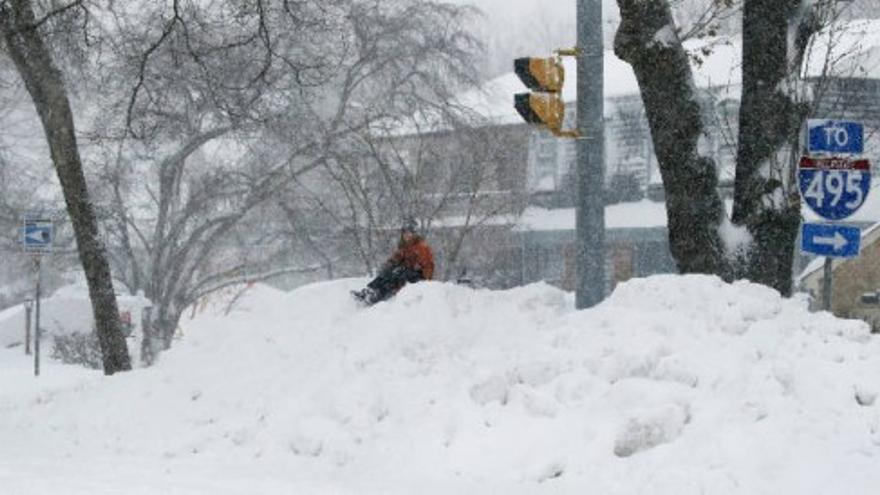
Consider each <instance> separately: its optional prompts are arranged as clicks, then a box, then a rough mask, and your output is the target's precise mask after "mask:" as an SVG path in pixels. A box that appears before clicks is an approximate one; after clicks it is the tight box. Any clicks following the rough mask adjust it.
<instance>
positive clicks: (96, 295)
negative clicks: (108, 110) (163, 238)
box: [0, 0, 131, 375]
mask: <svg viewBox="0 0 880 495" xmlns="http://www.w3.org/2000/svg"><path fill="white" fill-rule="evenodd" d="M0 18H2V20H0V22H2V30H3V36H4V40H5V42H6V48H7V50H8V51H9V54H10V56H11V57H12V60H13V62H14V63H15V66H16V68H17V69H18V72H19V74H20V75H21V77H22V79H23V80H24V82H25V85H26V86H27V89H28V92H29V93H30V95H31V98H32V99H33V102H34V106H35V107H36V109H37V113H38V114H39V116H40V120H41V122H42V124H43V130H44V131H45V133H46V140H47V141H48V143H49V149H50V153H51V155H52V161H53V163H54V164H55V170H56V172H57V173H58V179H59V181H60V182H61V188H62V190H63V193H64V200H65V202H66V204H67V211H68V214H69V215H70V219H71V222H72V223H73V229H74V234H75V236H76V243H77V248H78V250H79V257H80V261H81V262H82V265H83V270H84V271H85V274H86V279H87V281H88V286H89V297H90V298H91V302H92V311H93V312H94V316H95V326H96V328H97V333H98V340H99V342H100V346H101V354H102V356H103V364H104V373H105V374H108V375H112V374H113V373H115V372H117V371H124V370H130V369H131V359H130V358H129V355H128V348H127V347H126V343H125V338H124V336H123V335H122V332H121V330H120V328H119V311H118V308H117V305H116V295H115V293H114V292H113V284H112V280H111V276H110V266H109V264H108V261H107V255H106V251H105V249H104V246H103V244H102V243H101V240H100V238H99V236H98V227H97V221H96V218H95V213H94V209H93V208H92V204H91V202H90V201H89V195H88V190H87V188H86V181H85V176H84V175H83V170H82V162H81V160H80V155H79V149H78V147H77V142H76V135H75V131H74V123H73V114H72V112H71V110H70V102H69V100H68V98H67V92H66V90H65V88H64V82H63V80H62V76H61V73H60V71H59V70H58V69H57V68H56V67H55V65H54V63H53V61H52V57H51V55H50V53H49V51H48V49H47V48H46V45H45V44H44V43H43V39H42V38H41V37H40V35H39V33H38V32H37V28H36V27H35V22H36V21H35V16H34V12H33V9H32V7H31V3H30V1H28V0H9V1H8V2H6V3H4V4H3V5H2V6H0Z"/></svg>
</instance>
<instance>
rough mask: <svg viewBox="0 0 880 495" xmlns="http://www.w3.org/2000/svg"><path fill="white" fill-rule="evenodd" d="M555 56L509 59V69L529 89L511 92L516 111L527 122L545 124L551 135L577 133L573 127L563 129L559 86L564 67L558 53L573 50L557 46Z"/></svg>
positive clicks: (560, 85) (573, 51) (563, 109)
mask: <svg viewBox="0 0 880 495" xmlns="http://www.w3.org/2000/svg"><path fill="white" fill-rule="evenodd" d="M556 53H557V56H556V57H551V58H534V57H524V58H518V59H516V60H514V61H513V70H514V72H516V75H517V77H519V79H520V80H521V81H522V82H523V84H525V85H526V86H527V87H528V88H529V89H531V90H532V92H531V93H519V94H516V95H514V102H513V105H514V107H515V108H516V111H517V112H519V114H520V115H521V116H522V118H523V119H524V120H525V121H526V122H528V123H529V124H538V125H542V126H544V127H546V128H547V129H548V130H549V131H550V132H552V133H553V135H554V136H558V137H578V136H579V133H578V132H577V131H563V130H562V124H563V122H564V121H565V102H563V101H562V86H563V85H564V84H565V67H563V65H562V59H561V56H563V55H566V56H574V55H576V54H577V51H576V50H558V51H557V52H556Z"/></svg>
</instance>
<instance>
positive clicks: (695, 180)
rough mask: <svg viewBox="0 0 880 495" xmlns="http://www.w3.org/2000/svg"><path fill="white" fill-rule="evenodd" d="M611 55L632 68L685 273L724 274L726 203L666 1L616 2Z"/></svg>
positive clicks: (674, 247)
mask: <svg viewBox="0 0 880 495" xmlns="http://www.w3.org/2000/svg"><path fill="white" fill-rule="evenodd" d="M617 3H618V5H619V7H620V14H621V24H620V28H619V29H618V31H617V36H616V38H615V41H614V52H615V53H616V54H617V56H618V57H620V58H621V59H623V60H625V61H626V62H628V63H629V64H630V65H632V67H633V71H634V72H635V74H636V79H637V80H638V83H639V88H640V90H641V94H642V101H643V102H644V105H645V112H646V114H647V117H648V123H649V125H650V128H651V136H652V138H653V140H654V149H655V150H656V153H657V161H658V162H659V166H660V174H661V176H662V177H663V187H664V189H665V191H666V211H667V217H668V228H669V246H670V251H671V252H672V257H673V258H674V259H675V261H676V264H677V265H678V269H679V270H680V271H681V272H682V273H714V274H725V273H727V264H726V258H725V256H724V245H723V243H722V239H721V236H720V234H719V232H718V226H719V224H720V222H721V221H722V218H723V215H725V212H724V206H723V204H722V201H721V197H720V195H719V193H718V190H717V187H718V175H717V172H716V170H715V163H714V162H713V160H711V159H709V158H707V157H704V156H700V155H699V151H698V148H697V143H698V140H699V138H700V135H701V134H702V132H703V122H702V116H701V111H700V104H699V101H698V99H697V95H696V94H695V91H694V84H693V75H692V73H691V69H690V65H689V63H688V56H687V53H686V52H685V51H684V48H683V47H682V45H681V42H680V41H679V40H678V38H677V35H676V34H675V24H674V21H673V19H672V13H671V11H670V8H669V5H668V4H667V2H666V1H665V0H618V2H617Z"/></svg>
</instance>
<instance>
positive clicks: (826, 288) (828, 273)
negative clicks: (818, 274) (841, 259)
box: [822, 256, 834, 311]
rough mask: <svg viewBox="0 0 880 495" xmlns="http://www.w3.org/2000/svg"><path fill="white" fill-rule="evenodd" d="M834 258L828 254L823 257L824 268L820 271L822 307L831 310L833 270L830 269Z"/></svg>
mask: <svg viewBox="0 0 880 495" xmlns="http://www.w3.org/2000/svg"><path fill="white" fill-rule="evenodd" d="M832 263H834V260H833V259H832V258H831V257H830V256H826V257H825V269H824V271H823V273H822V309H824V310H825V311H831V301H832V300H833V296H832V278H833V277H834V272H833V270H832V268H833V266H832Z"/></svg>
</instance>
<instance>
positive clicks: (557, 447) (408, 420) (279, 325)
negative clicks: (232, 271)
mask: <svg viewBox="0 0 880 495" xmlns="http://www.w3.org/2000/svg"><path fill="white" fill-rule="evenodd" d="M360 283H362V281H360V280H344V281H335V282H328V283H322V284H315V285H311V286H307V287H304V288H301V289H298V290H296V291H293V292H291V293H284V292H279V291H275V290H272V289H269V288H266V287H262V286H256V287H254V288H252V289H251V290H250V291H248V292H247V293H246V294H245V295H244V296H243V297H241V298H240V299H239V300H238V301H237V302H236V304H235V306H234V308H233V310H232V311H231V312H230V313H229V314H228V316H224V314H225V313H226V311H225V307H226V305H227V302H225V301H216V304H208V305H206V306H205V307H202V308H200V309H199V310H198V311H197V315H196V317H195V319H193V320H191V321H187V322H185V327H184V329H183V337H182V339H181V341H180V342H179V343H178V344H177V346H176V347H175V348H174V349H172V350H171V351H170V352H168V353H166V354H164V355H163V356H162V358H161V360H160V362H159V363H158V364H157V365H156V366H155V367H153V368H150V369H141V370H137V371H134V372H132V373H128V374H126V375H123V376H116V377H112V378H104V377H101V376H97V375H95V374H92V373H86V372H84V371H81V370H78V369H74V368H67V367H60V366H58V367H51V368H49V369H48V370H47V371H46V374H45V376H43V377H41V378H40V380H39V381H38V382H36V383H35V382H34V381H33V380H32V379H28V377H27V368H26V367H25V366H23V365H19V364H18V363H19V358H18V354H16V355H15V358H14V359H13V358H12V357H11V354H10V351H6V350H4V351H0V370H2V373H0V391H2V393H0V438H2V439H3V441H2V442H0V486H3V487H4V490H3V491H4V493H28V494H31V493H34V494H41V493H61V492H63V493H68V494H70V493H90V494H92V493H119V492H120V491H121V490H122V489H125V491H126V492H127V493H131V492H134V493H187V494H189V493H212V494H218V493H219V494H225V493H236V494H238V493H242V494H244V493H328V492H332V493H413V492H419V493H529V494H530V493H601V494H615V493H620V494H632V493H668V494H676V495H680V494H689V493H713V494H715V493H743V494H756V493H798V494H803V493H875V492H876V489H877V487H878V486H880V470H878V469H877V467H878V466H880V401H878V400H877V395H878V392H880V344H878V340H877V339H876V337H872V336H871V335H870V334H869V333H868V329H867V327H866V325H864V324H863V323H861V322H856V321H847V320H839V319H835V318H834V317H832V316H830V315H828V314H825V313H819V314H811V313H809V312H807V310H806V301H804V300H797V299H796V300H784V299H782V298H780V297H779V296H778V294H776V293H775V292H774V291H772V290H769V289H766V288H764V287H761V286H757V285H752V284H748V283H737V284H732V285H729V284H725V283H723V282H721V281H720V280H718V279H716V278H712V277H702V276H689V277H679V276H658V277H652V278H649V279H639V280H633V281H630V282H628V283H626V284H623V285H622V286H620V287H619V288H618V290H617V291H615V293H614V294H613V295H612V296H611V298H610V299H609V300H608V301H606V302H605V303H604V304H602V305H601V306H600V307H598V308H595V309H593V310H588V311H579V312H578V311H574V309H573V298H572V296H571V295H570V294H567V293H564V292H561V291H559V290H557V289H554V288H552V287H549V286H547V285H543V284H537V285H531V286H528V287H524V288H519V289H514V290H510V291H486V290H472V289H468V288H465V287H460V286H455V285H450V284H440V283H423V284H418V285H415V286H411V287H408V288H407V289H405V290H404V291H403V292H402V293H400V294H399V295H398V297H397V298H396V299H395V300H393V301H390V302H388V303H382V304H379V305H377V306H375V307H372V308H367V309H359V308H358V307H356V306H355V305H354V304H353V303H352V302H351V301H350V299H349V297H348V294H347V292H348V290H349V289H351V288H354V287H356V286H357V285H359V284H360ZM22 359H23V358H22ZM22 362H23V361H22ZM50 466H51V467H50ZM110 467H112V468H113V469H112V474H111V473H109V472H108V471H110V469H109V468H110Z"/></svg>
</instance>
